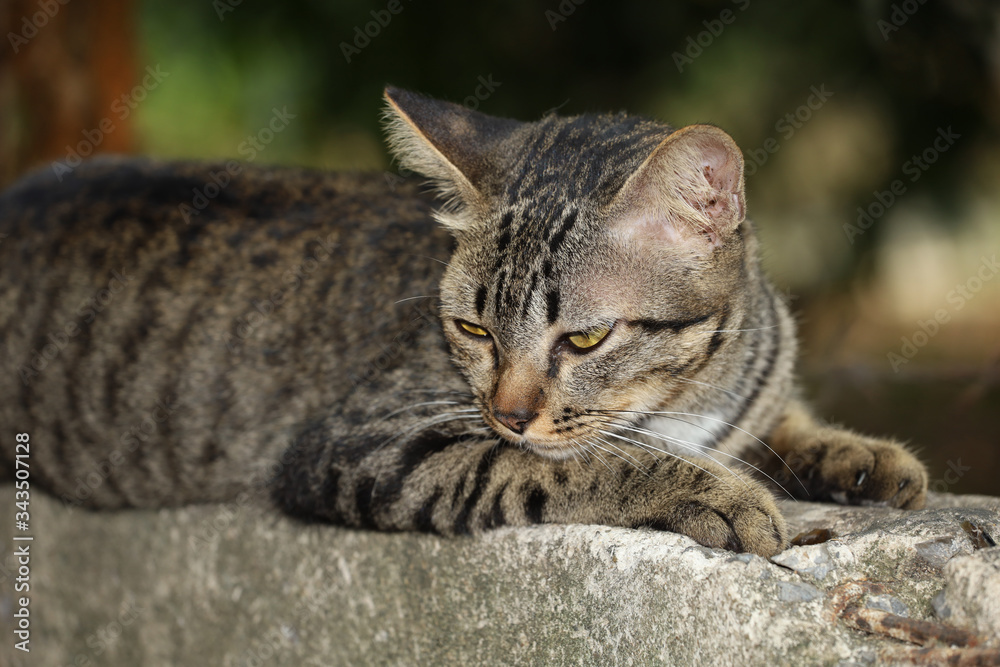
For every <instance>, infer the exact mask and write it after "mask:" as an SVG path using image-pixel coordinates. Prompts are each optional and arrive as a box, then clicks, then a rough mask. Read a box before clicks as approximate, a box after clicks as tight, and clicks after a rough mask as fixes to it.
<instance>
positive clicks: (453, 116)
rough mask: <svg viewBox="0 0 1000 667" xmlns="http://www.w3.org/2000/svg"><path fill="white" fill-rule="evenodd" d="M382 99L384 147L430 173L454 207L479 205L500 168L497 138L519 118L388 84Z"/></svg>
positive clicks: (411, 167)
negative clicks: (501, 115) (480, 109)
mask: <svg viewBox="0 0 1000 667" xmlns="http://www.w3.org/2000/svg"><path fill="white" fill-rule="evenodd" d="M385 101H386V103H387V104H386V111H385V119H386V133H387V135H388V143H389V149H390V150H391V151H392V153H393V155H394V156H395V157H396V159H397V160H399V162H400V165H401V166H402V167H403V168H404V169H409V170H410V171H415V172H417V173H419V174H423V175H424V176H427V177H428V178H430V179H431V180H432V181H433V182H434V184H435V186H436V187H437V189H438V190H439V191H440V192H441V194H442V195H443V196H444V197H445V198H446V199H448V200H450V203H452V204H453V205H457V207H458V208H463V207H470V208H472V209H474V210H475V209H480V208H485V205H486V197H487V196H488V194H489V193H488V192H487V190H488V187H489V184H490V183H489V181H490V179H491V178H495V176H496V174H497V173H498V172H499V171H500V170H501V168H500V167H499V165H498V164H497V159H498V154H499V153H500V150H499V149H500V144H501V143H502V142H503V140H504V139H506V138H508V137H509V136H510V134H511V133H512V132H513V131H514V130H516V129H517V128H518V127H520V126H521V123H519V122H518V121H514V120H508V119H505V118H494V117H493V116H487V115H486V114H483V113H479V112H477V111H473V110H471V109H468V108H466V107H463V106H461V105H459V104H453V103H451V102H442V101H440V100H434V99H430V98H428V97H424V96H423V95H418V94H416V93H411V92H409V91H406V90H400V89H399V88H393V87H392V86H388V87H386V89H385ZM448 222H449V221H447V220H446V224H448ZM452 224H455V223H452Z"/></svg>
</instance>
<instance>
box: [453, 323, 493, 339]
mask: <svg viewBox="0 0 1000 667" xmlns="http://www.w3.org/2000/svg"><path fill="white" fill-rule="evenodd" d="M457 322H458V326H460V327H462V329H464V330H465V331H468V332H469V333H470V334H472V335H473V336H480V337H482V338H485V337H486V336H489V335H490V333H489V332H488V331H487V330H486V329H484V328H482V327H477V326H476V325H475V324H472V323H471V322H466V321H464V320H457Z"/></svg>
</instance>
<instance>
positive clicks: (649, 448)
mask: <svg viewBox="0 0 1000 667" xmlns="http://www.w3.org/2000/svg"><path fill="white" fill-rule="evenodd" d="M597 432H598V433H601V434H603V435H606V436H609V437H612V438H618V439H619V440H624V441H625V442H630V443H632V444H633V445H636V446H638V447H641V448H643V449H645V450H647V451H655V452H659V453H661V454H666V455H667V456H672V457H673V458H675V459H677V460H678V461H683V462H684V463H687V464H688V465H690V466H693V467H695V468H697V469H698V470H701V471H703V472H706V473H708V474H709V475H711V476H712V477H714V478H715V479H716V480H718V481H719V482H721V483H722V484H725V485H726V486H727V487H729V488H730V489H731V488H733V487H732V486H730V485H729V483H728V482H726V481H725V480H724V479H722V478H721V477H719V476H718V475H716V474H715V473H713V472H712V471H711V470H708V469H706V468H703V467H701V466H700V465H698V464H697V463H695V462H694V461H689V460H688V459H686V458H684V457H683V456H680V455H678V454H675V453H673V452H671V451H667V450H665V449H660V448H658V447H654V446H653V445H649V444H647V443H644V442H639V441H638V440H633V439H632V438H629V437H627V436H624V435H622V434H620V433H612V432H611V431H605V430H603V429H597Z"/></svg>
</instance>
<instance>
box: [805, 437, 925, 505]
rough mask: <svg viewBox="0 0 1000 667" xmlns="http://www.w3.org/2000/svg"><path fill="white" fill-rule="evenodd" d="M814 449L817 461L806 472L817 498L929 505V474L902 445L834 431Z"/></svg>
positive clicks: (872, 503) (880, 503)
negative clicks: (927, 499) (927, 498)
mask: <svg viewBox="0 0 1000 667" xmlns="http://www.w3.org/2000/svg"><path fill="white" fill-rule="evenodd" d="M810 449H811V450H812V451H811V452H810V454H811V455H810V457H809V458H811V459H813V460H812V462H811V465H809V466H807V467H806V468H805V469H804V470H803V471H802V472H803V473H804V477H805V479H803V481H804V482H805V483H806V485H807V486H808V487H809V488H810V490H811V491H812V495H813V497H814V498H816V499H820V500H833V501H835V502H838V503H841V504H849V505H880V506H886V507H900V508H903V509H920V508H921V507H923V506H924V501H925V500H926V497H927V470H926V468H924V465H923V464H922V463H920V461H918V460H917V458H916V457H915V456H913V454H911V453H910V452H908V451H906V450H905V449H904V448H903V447H902V446H901V445H898V444H896V443H894V442H892V441H889V440H877V439H875V438H866V437H864V436H860V435H857V434H855V433H851V432H850V431H841V430H837V429H832V428H831V429H824V430H823V431H822V432H821V433H820V434H819V436H818V437H817V442H816V443H815V444H814V445H813V446H812V447H811V448H810Z"/></svg>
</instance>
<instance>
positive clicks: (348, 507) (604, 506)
mask: <svg viewBox="0 0 1000 667" xmlns="http://www.w3.org/2000/svg"><path fill="white" fill-rule="evenodd" d="M380 430H382V431H383V432H382V433H379V434H377V435H372V434H371V433H370V429H369V427H365V429H364V431H365V433H364V434H363V433H362V432H361V431H355V432H354V433H353V434H352V433H351V432H350V431H349V430H348V429H343V428H340V427H338V425H337V424H335V423H331V422H328V423H326V424H324V425H321V426H317V427H316V428H313V429H311V430H310V431H309V432H307V433H304V434H303V435H302V436H301V438H300V439H299V440H298V442H297V443H296V444H295V445H293V446H292V447H291V448H290V449H289V450H288V452H287V453H286V456H285V457H284V460H283V461H282V463H283V466H282V472H281V474H280V475H279V478H278V479H277V480H276V489H275V497H276V499H277V500H278V502H279V503H280V504H281V505H282V506H283V507H284V509H286V510H287V511H289V512H290V513H292V514H295V515H299V516H305V517H308V518H317V519H322V520H326V521H331V522H333V523H338V524H342V525H349V526H359V527H368V528H376V529H380V530H421V531H430V532H437V533H441V534H462V533H477V532H480V531H483V530H487V529H490V528H495V527H499V526H517V525H528V524H538V523H589V524H605V525H616V526H626V527H651V528H654V529H661V530H670V531H674V532H678V533H683V534H686V535H689V536H691V537H692V538H694V539H695V540H697V541H698V542H700V543H701V544H704V545H707V546H712V547H722V548H726V549H731V550H733V551H739V552H752V553H756V554H760V555H762V556H770V555H773V554H775V553H777V552H778V551H780V550H781V549H783V548H784V546H785V545H786V543H787V538H786V527H785V522H784V519H783V518H782V516H781V514H780V513H779V511H778V509H777V506H776V505H775V503H774V500H773V499H772V497H771V494H770V493H769V492H768V491H767V490H766V489H764V488H763V487H762V486H761V485H760V484H758V483H757V482H755V481H754V480H752V479H749V478H748V477H746V476H744V475H743V474H736V473H731V472H729V471H727V470H725V469H723V468H721V467H720V466H718V465H716V464H714V463H712V462H708V461H701V460H699V461H697V464H698V465H699V466H701V467H702V468H703V469H699V468H698V467H695V466H693V465H691V464H690V463H688V462H684V461H679V460H677V459H673V458H664V459H657V458H654V457H652V456H650V455H646V454H635V455H634V456H635V457H636V458H632V456H633V455H628V456H624V457H622V458H618V457H608V456H605V457H604V460H603V461H602V462H598V461H596V460H594V458H591V459H590V461H589V462H587V461H583V460H576V459H574V460H562V461H557V460H551V459H547V458H544V457H541V456H539V455H537V454H535V453H531V452H527V451H522V450H521V449H519V448H517V447H515V446H512V445H505V444H503V443H497V442H496V441H495V440H484V439H483V438H482V437H479V438H476V439H470V437H469V436H468V435H461V434H449V433H448V432H447V431H444V430H427V431H423V432H421V433H420V435H419V437H413V438H409V439H407V440H405V441H403V440H402V439H400V438H395V439H393V436H394V435H396V436H398V435H399V434H400V433H404V432H405V428H402V427H400V428H397V429H380ZM390 439H392V442H387V441H388V440H390Z"/></svg>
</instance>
